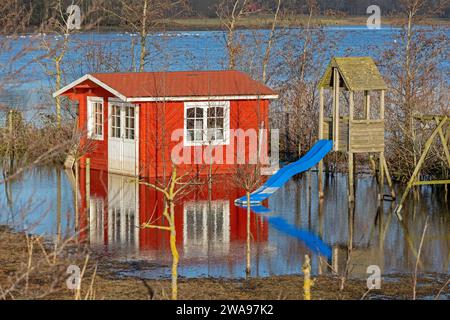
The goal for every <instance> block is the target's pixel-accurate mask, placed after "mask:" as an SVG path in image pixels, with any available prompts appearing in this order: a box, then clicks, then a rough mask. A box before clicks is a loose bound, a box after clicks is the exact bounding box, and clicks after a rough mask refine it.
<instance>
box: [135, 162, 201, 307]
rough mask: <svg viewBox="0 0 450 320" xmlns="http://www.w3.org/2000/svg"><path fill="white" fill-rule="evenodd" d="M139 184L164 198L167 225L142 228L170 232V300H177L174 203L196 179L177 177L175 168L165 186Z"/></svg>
mask: <svg viewBox="0 0 450 320" xmlns="http://www.w3.org/2000/svg"><path fill="white" fill-rule="evenodd" d="M139 183H140V184H142V185H145V186H148V187H150V188H153V189H155V190H156V191H158V192H160V193H161V194H162V195H163V197H164V209H163V213H162V214H163V217H164V218H165V219H166V221H167V225H159V224H155V222H156V221H148V222H146V223H143V224H142V226H141V227H142V228H148V229H159V230H166V231H168V232H170V251H171V253H172V299H173V300H176V299H177V298H178V262H179V254H178V250H177V246H176V239H177V234H176V229H175V203H176V201H177V200H178V199H179V198H181V197H182V196H184V195H186V194H187V193H189V192H191V191H192V190H193V188H194V187H195V184H196V179H192V178H189V173H186V174H184V175H181V176H178V175H177V167H176V166H175V165H174V166H173V167H172V173H171V177H170V179H169V180H168V182H167V183H166V184H162V185H161V184H158V183H156V182H154V183H152V182H148V181H139Z"/></svg>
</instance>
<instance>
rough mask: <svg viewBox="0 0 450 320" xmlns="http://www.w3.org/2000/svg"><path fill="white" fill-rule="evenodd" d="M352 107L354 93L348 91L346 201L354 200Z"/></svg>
mask: <svg viewBox="0 0 450 320" xmlns="http://www.w3.org/2000/svg"><path fill="white" fill-rule="evenodd" d="M353 109H354V93H353V91H350V92H349V115H348V201H350V202H353V201H355V188H354V172H353V151H352V145H351V141H352V139H351V134H352V122H353Z"/></svg>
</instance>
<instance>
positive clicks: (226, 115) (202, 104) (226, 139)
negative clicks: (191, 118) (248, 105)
mask: <svg viewBox="0 0 450 320" xmlns="http://www.w3.org/2000/svg"><path fill="white" fill-rule="evenodd" d="M209 107H223V140H222V141H208V139H207V132H208V108H209ZM190 108H201V109H203V139H202V141H188V139H187V137H188V129H187V110H188V109H190ZM183 143H184V146H185V147H192V146H205V145H218V146H219V145H228V144H230V101H194V102H185V103H184V136H183Z"/></svg>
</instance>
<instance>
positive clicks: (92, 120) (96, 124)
mask: <svg viewBox="0 0 450 320" xmlns="http://www.w3.org/2000/svg"><path fill="white" fill-rule="evenodd" d="M103 105H104V103H103V98H101V97H88V98H87V116H88V123H87V131H88V137H89V138H91V139H95V140H103V132H104V131H105V130H104V129H105V128H104V121H103Z"/></svg>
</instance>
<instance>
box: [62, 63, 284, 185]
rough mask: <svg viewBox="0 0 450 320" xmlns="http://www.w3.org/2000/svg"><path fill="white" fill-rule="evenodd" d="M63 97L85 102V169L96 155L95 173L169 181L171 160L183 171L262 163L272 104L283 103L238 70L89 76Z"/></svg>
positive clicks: (72, 85) (221, 170)
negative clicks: (253, 146) (87, 163)
mask: <svg viewBox="0 0 450 320" xmlns="http://www.w3.org/2000/svg"><path fill="white" fill-rule="evenodd" d="M60 95H63V96H67V97H69V98H70V99H71V100H75V101H78V105H79V110H78V123H77V126H78V129H79V130H80V131H81V132H82V136H83V138H82V141H81V143H82V144H87V143H88V144H89V148H88V149H89V152H88V153H87V154H86V155H84V156H83V158H82V159H81V161H80V165H81V167H84V166H85V159H86V158H90V159H91V168H92V169H98V170H104V171H109V172H112V173H118V174H125V175H131V176H141V177H158V176H162V175H163V174H164V173H167V170H170V167H171V165H172V162H175V163H176V164H177V166H178V168H179V171H181V172H186V171H187V170H189V171H196V172H197V173H199V174H202V173H207V172H209V170H210V169H211V168H212V171H213V173H214V174H223V173H229V172H231V171H232V170H233V168H234V166H235V165H236V163H249V162H251V160H252V159H254V157H255V154H257V153H261V154H260V157H259V156H258V157H257V161H263V159H266V158H265V155H267V152H266V150H267V143H268V142H267V141H268V139H267V135H266V133H267V127H268V114H269V112H268V111H269V101H270V100H271V99H276V98H278V96H277V95H276V93H275V92H274V91H273V90H272V89H270V88H269V87H267V86H265V85H264V84H262V83H260V82H258V81H255V80H253V79H251V78H250V77H249V76H248V75H247V74H246V73H243V72H240V71H231V70H230V71H180V72H141V73H131V72H130V73H94V74H87V75H85V76H83V77H81V78H79V79H77V80H75V81H74V82H72V83H70V84H69V85H67V86H65V87H64V88H62V89H61V90H58V91H57V92H55V93H54V94H53V96H54V97H56V96H60ZM261 129H266V130H261ZM261 132H264V133H265V134H261ZM242 141H243V142H244V144H242V143H240V142H242ZM255 141H257V142H255ZM255 144H256V145H257V151H255V150H254V149H252V148H251V146H252V145H255ZM243 159H244V160H243Z"/></svg>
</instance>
